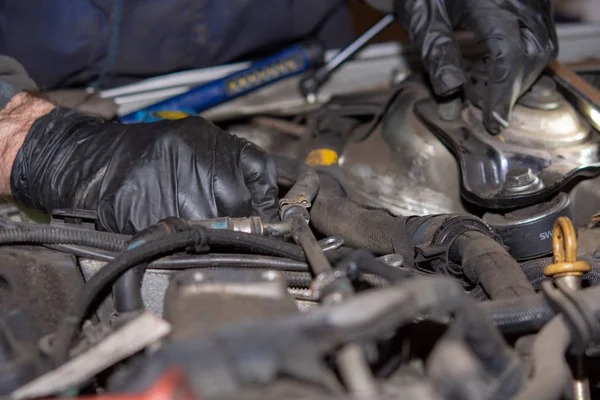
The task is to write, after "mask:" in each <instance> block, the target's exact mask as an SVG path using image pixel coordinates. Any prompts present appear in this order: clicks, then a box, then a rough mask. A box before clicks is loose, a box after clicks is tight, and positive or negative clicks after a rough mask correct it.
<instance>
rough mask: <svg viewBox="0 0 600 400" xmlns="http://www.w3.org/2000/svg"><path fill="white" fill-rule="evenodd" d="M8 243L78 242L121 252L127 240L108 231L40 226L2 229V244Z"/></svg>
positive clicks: (78, 243) (0, 241) (0, 232)
mask: <svg viewBox="0 0 600 400" xmlns="http://www.w3.org/2000/svg"><path fill="white" fill-rule="evenodd" d="M7 244H13V245H14V244H40V245H44V244H77V245H81V246H88V247H94V248H97V249H102V250H108V251H113V252H120V251H121V250H123V248H124V247H125V244H126V241H125V240H123V238H122V237H120V236H115V235H114V234H112V233H108V232H98V231H91V230H84V229H65V228H51V227H40V228H37V229H0V245H7Z"/></svg>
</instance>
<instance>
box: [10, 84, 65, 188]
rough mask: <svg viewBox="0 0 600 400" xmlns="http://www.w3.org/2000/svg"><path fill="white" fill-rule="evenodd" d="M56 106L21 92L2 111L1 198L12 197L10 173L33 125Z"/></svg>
mask: <svg viewBox="0 0 600 400" xmlns="http://www.w3.org/2000/svg"><path fill="white" fill-rule="evenodd" d="M54 107H55V106H54V105H53V104H52V103H50V102H48V101H46V100H44V99H41V98H39V97H36V96H35V95H32V94H29V93H25V92H21V93H19V94H17V95H15V96H14V97H13V98H12V99H11V100H10V102H9V103H8V104H7V105H6V107H4V108H3V109H2V110H0V157H1V158H0V196H2V197H5V196H10V195H11V190H10V172H11V169H12V165H13V162H14V160H15V157H16V156H17V152H18V151H19V149H20V148H21V146H22V145H23V141H24V140H25V136H27V132H28V131H29V129H30V128H31V125H33V123H34V122H35V120H36V119H38V118H39V117H41V116H43V115H46V114H47V113H49V112H50V111H51V110H52V109H53V108H54Z"/></svg>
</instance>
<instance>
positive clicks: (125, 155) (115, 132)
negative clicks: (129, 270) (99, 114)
mask: <svg viewBox="0 0 600 400" xmlns="http://www.w3.org/2000/svg"><path fill="white" fill-rule="evenodd" d="M11 187H12V192H13V195H14V196H15V198H16V199H17V200H18V201H19V202H21V203H23V204H25V205H27V206H30V207H33V208H36V209H38V210H42V211H46V212H50V211H51V210H52V209H57V208H80V209H94V210H97V211H98V218H99V223H100V225H101V227H102V228H103V229H106V230H110V231H114V232H124V233H134V232H137V231H139V230H141V229H143V228H145V227H147V226H149V225H151V224H153V223H155V222H157V221H159V220H160V219H162V218H165V217H169V216H178V217H182V218H187V219H205V218H214V217H217V216H233V217H241V216H250V215H258V216H262V217H264V218H266V219H269V220H273V219H275V218H276V217H277V212H278V209H277V185H276V175H275V169H274V166H273V164H272V162H271V161H270V159H269V158H268V156H267V154H266V153H264V152H263V151H262V150H260V149H259V148H258V147H257V146H255V145H253V144H251V143H250V142H248V141H246V140H244V139H240V138H238V137H236V136H233V135H231V134H229V133H227V132H224V131H223V130H221V129H219V128H218V127H217V126H215V125H213V124H212V123H210V122H209V121H207V120H205V119H202V118H198V117H192V118H185V119H181V120H174V121H160V122H156V123H151V124H138V125H120V124H114V123H109V122H106V121H103V120H101V119H98V118H92V117H87V116H84V115H81V114H79V113H77V112H75V111H72V110H68V109H64V108H56V109H54V110H53V111H52V112H50V113H49V114H47V115H45V116H43V117H41V118H39V119H38V120H37V121H36V122H35V123H34V124H33V126H32V127H31V129H30V130H29V133H28V134H27V137H26V139H25V143H24V144H23V146H22V147H21V149H20V150H19V153H18V154H17V158H16V160H15V162H14V165H13V170H12V174H11Z"/></svg>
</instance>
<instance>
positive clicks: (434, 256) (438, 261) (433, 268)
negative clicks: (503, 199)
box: [415, 215, 503, 276]
mask: <svg viewBox="0 0 600 400" xmlns="http://www.w3.org/2000/svg"><path fill="white" fill-rule="evenodd" d="M445 217H446V219H445V220H444V221H443V222H441V223H439V226H438V227H437V228H435V232H434V233H433V236H432V237H431V239H430V240H426V241H424V242H423V243H422V244H418V245H415V265H416V266H417V268H418V269H419V270H421V271H423V272H428V273H432V272H442V273H445V274H451V275H453V276H461V275H462V274H463V271H462V268H460V267H458V266H456V265H454V264H453V263H452V262H451V261H450V257H449V253H450V249H451V247H452V244H453V243H454V241H455V240H456V239H458V238H459V237H460V236H461V235H463V234H464V233H467V232H480V233H482V234H484V235H486V236H489V237H490V238H491V239H493V240H495V241H496V242H498V243H499V244H500V245H502V246H503V243H502V239H501V238H500V237H499V236H498V235H496V233H495V232H494V230H493V229H492V228H491V227H490V226H489V225H488V224H487V223H486V222H485V221H483V220H482V219H480V218H477V217H475V216H471V215H447V216H445ZM428 223H436V222H435V219H434V218H431V219H427V220H425V222H424V223H423V224H422V225H426V224H428ZM426 229H427V227H426V226H425V227H419V229H417V231H416V232H415V236H416V235H417V234H418V232H419V231H426ZM421 235H423V233H421Z"/></svg>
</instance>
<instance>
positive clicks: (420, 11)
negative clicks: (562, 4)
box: [367, 0, 558, 134]
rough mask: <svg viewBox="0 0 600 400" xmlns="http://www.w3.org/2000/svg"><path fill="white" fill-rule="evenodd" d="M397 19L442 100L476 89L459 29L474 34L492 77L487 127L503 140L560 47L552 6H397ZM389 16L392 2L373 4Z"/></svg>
mask: <svg viewBox="0 0 600 400" xmlns="http://www.w3.org/2000/svg"><path fill="white" fill-rule="evenodd" d="M393 1H394V4H393V7H394V8H395V12H396V15H397V16H398V19H399V20H400V22H401V23H402V24H403V25H404V27H405V28H406V29H407V30H408V32H409V35H410V37H411V40H412V42H413V44H414V45H415V46H416V47H417V48H419V49H420V50H421V57H422V58H423V61H424V63H425V67H426V68H427V70H428V71H429V76H430V79H431V82H432V84H433V87H434V90H435V92H436V94H438V95H440V96H444V95H448V94H451V93H452V92H455V91H457V90H458V89H459V88H461V87H463V86H464V85H466V84H468V83H470V82H469V79H468V77H467V76H465V75H466V74H465V72H464V68H463V63H462V62H461V57H460V51H459V48H458V46H457V43H456V42H455V41H454V39H453V35H452V32H453V30H454V29H455V28H460V29H464V30H467V31H470V32H472V33H473V34H475V36H476V37H477V38H478V39H479V40H481V41H482V42H484V43H485V45H486V46H487V49H488V53H487V56H486V59H485V60H482V62H484V64H485V65H484V66H481V65H480V66H475V70H480V69H482V68H481V67H483V69H484V71H485V72H486V74H485V75H487V82H486V89H485V92H484V93H482V94H481V95H482V96H481V97H482V103H483V104H482V106H483V115H484V120H483V122H484V125H485V127H486V128H487V129H488V131H490V133H493V134H498V133H500V131H501V129H502V128H503V127H505V126H506V125H508V121H509V120H510V112H511V110H512V107H513V106H514V104H515V102H516V101H517V98H518V97H519V96H520V95H521V94H522V93H523V92H525V91H526V90H527V89H528V88H529V87H530V86H531V85H532V84H533V83H534V82H535V80H536V79H537V77H538V76H539V74H540V73H541V72H542V70H543V69H544V67H545V66H546V65H547V64H548V62H550V61H552V59H554V58H555V57H556V54H557V52H558V42H557V37H556V31H555V29H554V24H553V20H552V15H551V4H550V0H393ZM367 2H368V3H370V4H371V5H373V6H374V7H376V8H379V9H381V10H383V11H391V10H386V8H391V7H392V4H390V3H391V0H367Z"/></svg>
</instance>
